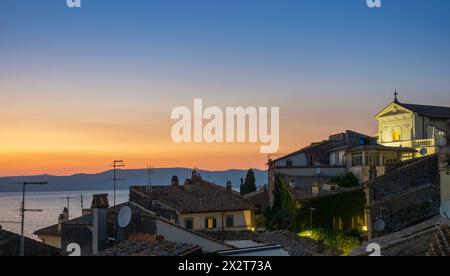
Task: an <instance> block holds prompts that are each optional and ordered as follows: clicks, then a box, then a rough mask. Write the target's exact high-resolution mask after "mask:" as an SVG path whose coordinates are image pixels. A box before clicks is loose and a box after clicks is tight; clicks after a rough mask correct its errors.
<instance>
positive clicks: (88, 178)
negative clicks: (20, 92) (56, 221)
mask: <svg viewBox="0 0 450 276" xmlns="http://www.w3.org/2000/svg"><path fill="white" fill-rule="evenodd" d="M254 171H255V178H256V185H257V186H259V185H265V184H267V171H264V170H254ZM199 172H200V174H201V176H202V177H203V179H205V180H207V181H210V182H213V183H215V184H218V185H222V186H225V184H226V182H227V181H231V182H232V183H233V188H234V189H239V186H240V182H241V178H244V179H245V175H246V173H247V170H237V169H234V170H226V171H206V170H199ZM191 174H192V169H188V168H155V169H153V175H152V176H151V181H152V185H170V180H171V178H172V176H174V175H176V176H178V178H179V179H180V183H181V184H182V183H184V179H186V178H190V177H191ZM117 177H118V178H124V180H123V181H118V182H117V189H118V190H125V189H128V188H129V187H130V186H139V185H148V183H149V177H148V174H147V169H130V170H127V169H124V170H118V171H117ZM112 178H113V171H112V170H108V171H104V172H101V173H97V174H74V175H70V176H53V175H35V176H11V177H0V192H19V191H21V185H18V184H17V183H20V182H26V181H47V182H48V185H44V186H29V187H27V191H31V192H33V191H34V192H36V191H39V192H57V191H101V190H112V189H113V181H112Z"/></svg>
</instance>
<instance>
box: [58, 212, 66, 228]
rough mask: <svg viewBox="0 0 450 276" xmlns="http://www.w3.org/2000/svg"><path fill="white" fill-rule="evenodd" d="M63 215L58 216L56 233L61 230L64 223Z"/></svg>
mask: <svg viewBox="0 0 450 276" xmlns="http://www.w3.org/2000/svg"><path fill="white" fill-rule="evenodd" d="M64 219H65V218H64V214H60V215H59V217H58V231H59V232H61V229H62V224H63V223H64V222H65V221H64Z"/></svg>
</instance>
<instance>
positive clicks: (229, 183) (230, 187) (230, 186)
mask: <svg viewBox="0 0 450 276" xmlns="http://www.w3.org/2000/svg"><path fill="white" fill-rule="evenodd" d="M227 191H228V192H232V191H233V184H232V183H231V181H227Z"/></svg>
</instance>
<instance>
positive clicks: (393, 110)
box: [375, 103, 413, 119]
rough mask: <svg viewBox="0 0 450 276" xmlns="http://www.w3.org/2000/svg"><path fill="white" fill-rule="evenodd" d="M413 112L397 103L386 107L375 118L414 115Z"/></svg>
mask: <svg viewBox="0 0 450 276" xmlns="http://www.w3.org/2000/svg"><path fill="white" fill-rule="evenodd" d="M412 113H413V112H412V111H411V110H408V109H406V108H404V107H402V106H400V105H398V104H397V103H391V104H390V105H388V106H387V107H385V108H384V109H383V110H382V111H381V112H380V113H378V114H377V115H376V116H375V118H377V119H378V118H382V117H389V116H395V115H403V114H412Z"/></svg>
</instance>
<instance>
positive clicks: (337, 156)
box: [334, 151, 341, 165]
mask: <svg viewBox="0 0 450 276" xmlns="http://www.w3.org/2000/svg"><path fill="white" fill-rule="evenodd" d="M334 164H335V165H340V164H341V162H340V160H339V152H338V151H337V152H335V153H334Z"/></svg>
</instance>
